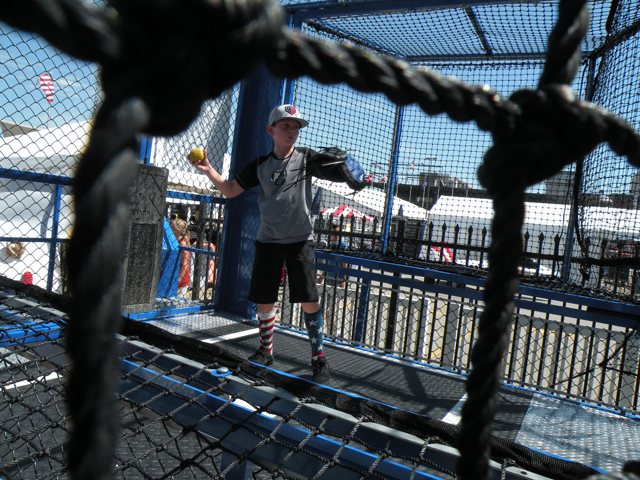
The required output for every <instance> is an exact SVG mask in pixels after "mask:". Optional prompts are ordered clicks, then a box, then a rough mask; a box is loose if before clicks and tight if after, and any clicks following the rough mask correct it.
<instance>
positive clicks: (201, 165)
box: [187, 150, 211, 173]
mask: <svg viewBox="0 0 640 480" xmlns="http://www.w3.org/2000/svg"><path fill="white" fill-rule="evenodd" d="M202 153H204V157H203V158H202V160H200V161H199V162H193V161H192V160H191V154H189V155H187V160H189V163H190V164H191V165H193V166H194V167H196V170H199V171H200V172H203V173H205V172H206V171H207V170H208V169H210V168H211V164H210V163H209V157H208V156H207V151H206V150H204V151H203V152H202Z"/></svg>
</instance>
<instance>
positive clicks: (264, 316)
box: [258, 310, 276, 355]
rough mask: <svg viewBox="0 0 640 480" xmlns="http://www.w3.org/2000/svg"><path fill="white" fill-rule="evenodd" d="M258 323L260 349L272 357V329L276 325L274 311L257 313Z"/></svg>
mask: <svg viewBox="0 0 640 480" xmlns="http://www.w3.org/2000/svg"><path fill="white" fill-rule="evenodd" d="M258 322H259V325H260V347H262V350H264V351H265V352H268V353H269V354H270V355H273V329H274V328H275V324H276V311H275V310H271V311H270V312H266V313H263V312H258Z"/></svg>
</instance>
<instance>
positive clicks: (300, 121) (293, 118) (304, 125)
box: [270, 117, 309, 128]
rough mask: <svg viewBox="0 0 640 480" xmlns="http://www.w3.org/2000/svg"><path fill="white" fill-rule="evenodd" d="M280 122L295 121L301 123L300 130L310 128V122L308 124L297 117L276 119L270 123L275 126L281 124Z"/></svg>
mask: <svg viewBox="0 0 640 480" xmlns="http://www.w3.org/2000/svg"><path fill="white" fill-rule="evenodd" d="M280 120H295V121H296V122H298V123H300V128H304V127H307V126H309V122H307V121H306V120H303V119H302V118H295V117H280V118H276V119H275V120H274V121H273V122H271V123H270V125H273V124H274V123H276V122H279V121H280Z"/></svg>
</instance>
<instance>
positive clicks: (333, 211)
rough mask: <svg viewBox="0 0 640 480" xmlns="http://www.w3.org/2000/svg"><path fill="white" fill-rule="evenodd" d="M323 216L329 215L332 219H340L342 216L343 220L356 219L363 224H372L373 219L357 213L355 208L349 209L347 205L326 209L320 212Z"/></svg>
mask: <svg viewBox="0 0 640 480" xmlns="http://www.w3.org/2000/svg"><path fill="white" fill-rule="evenodd" d="M322 214H323V215H331V216H333V217H340V216H343V215H344V218H351V217H356V218H359V219H361V220H363V221H365V222H372V221H373V217H372V216H371V215H367V214H366V213H362V212H359V211H358V210H356V209H355V208H351V207H350V206H349V205H340V206H339V207H335V208H328V209H326V210H323V211H322Z"/></svg>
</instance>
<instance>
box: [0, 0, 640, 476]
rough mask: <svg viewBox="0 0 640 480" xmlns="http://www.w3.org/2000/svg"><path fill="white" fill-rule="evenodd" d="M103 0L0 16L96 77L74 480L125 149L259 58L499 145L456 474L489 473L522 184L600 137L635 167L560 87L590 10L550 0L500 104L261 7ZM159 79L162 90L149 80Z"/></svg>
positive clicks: (102, 412) (105, 404)
mask: <svg viewBox="0 0 640 480" xmlns="http://www.w3.org/2000/svg"><path fill="white" fill-rule="evenodd" d="M109 3H110V5H111V6H112V7H113V9H114V10H113V11H110V12H108V14H107V13H105V12H101V11H98V10H94V9H91V8H89V7H87V6H86V5H84V4H83V3H82V2H81V1H79V0H52V1H48V2H41V1H38V0H24V1H22V2H18V3H16V2H11V3H5V4H4V5H3V7H0V19H2V20H3V21H5V22H6V23H8V24H10V25H12V26H14V27H16V28H21V29H24V30H28V31H32V32H36V33H38V34H40V35H42V36H43V37H44V38H45V39H47V40H48V41H49V42H50V43H51V44H52V45H54V46H56V47H58V48H60V49H61V50H63V51H65V52H66V53H68V54H70V55H73V56H76V57H78V58H81V59H84V60H90V61H95V62H97V63H99V64H100V65H101V68H102V83H103V85H102V86H103V89H104V92H105V101H104V104H103V105H102V107H101V109H100V111H99V113H98V115H97V117H96V121H95V125H94V128H93V131H92V134H91V141H90V145H89V148H88V149H87V152H86V153H85V155H83V157H82V159H81V162H80V165H79V169H78V175H77V177H76V179H75V182H74V195H75V202H76V227H75V231H74V235H73V240H72V245H71V252H70V258H71V262H70V265H71V269H70V279H71V285H72V288H71V291H72V295H73V299H74V301H73V303H74V307H73V310H72V312H73V313H72V319H71V322H70V326H69V332H68V347H69V352H70V354H71V356H72V357H73V361H74V369H73V372H72V376H71V380H70V383H69V394H68V401H69V407H70V413H71V417H72V424H73V430H72V435H71V447H72V448H70V454H69V468H70V473H71V477H72V478H75V479H85V478H86V479H89V478H90V479H92V480H95V479H102V478H109V477H110V471H111V468H110V467H109V466H110V465H111V464H112V462H113V458H114V455H113V449H114V434H115V431H116V429H117V426H114V422H113V421H112V417H111V414H110V413H111V412H112V411H113V407H112V406H111V405H112V404H113V403H114V402H115V398H114V396H113V395H112V392H113V390H114V385H115V378H116V375H117V373H116V372H117V362H116V358H117V354H116V347H115V345H114V343H115V342H114V340H113V333H114V332H115V330H116V329H117V328H118V325H119V318H120V315H119V312H118V309H119V305H120V302H119V298H120V293H119V289H120V285H121V274H122V272H121V268H120V267H118V265H117V264H118V262H117V261H114V259H119V258H121V257H122V253H123V250H124V243H125V240H124V239H125V234H126V229H125V228H124V226H125V225H128V213H127V212H126V210H127V209H126V208H125V207H124V205H125V204H124V202H125V196H126V195H125V194H126V191H127V189H128V187H129V186H130V185H131V183H132V181H133V173H132V172H133V166H132V165H133V163H134V160H135V154H134V152H133V151H132V149H131V148H130V147H131V145H132V143H133V140H134V138H135V135H136V134H139V133H144V134H149V135H173V134H177V133H179V132H180V131H182V130H184V129H185V128H187V127H188V125H189V124H190V123H191V122H192V121H193V119H194V118H195V117H196V116H197V114H198V112H199V110H200V107H201V105H202V102H203V101H205V100H206V99H209V98H215V97H216V96H217V95H219V94H220V93H221V92H222V91H224V90H225V89H227V88H229V87H230V86H232V85H234V84H235V83H236V82H237V81H239V80H240V79H241V78H243V77H244V76H245V75H246V74H247V73H248V72H249V70H250V69H251V68H252V67H253V66H254V65H255V64H257V63H258V62H259V61H263V62H265V64H266V65H267V66H268V67H269V69H271V71H272V72H273V73H274V74H276V75H279V76H284V77H289V78H297V77H301V76H304V75H308V76H309V77H311V78H312V79H314V80H316V81H318V82H321V83H346V84H347V85H349V86H351V87H352V88H354V89H356V90H358V91H361V92H380V93H383V94H384V95H386V96H387V97H388V98H389V99H390V100H391V101H393V102H395V103H396V104H398V105H407V104H411V103H416V104H418V105H419V106H420V107H421V108H422V110H423V111H425V112H426V113H427V114H429V115H436V114H440V113H446V114H447V116H449V117H450V118H451V119H452V120H454V121H457V122H471V121H473V122H475V123H476V124H477V125H478V127H479V128H480V129H482V130H485V131H489V132H491V133H492V134H493V137H494V143H495V144H494V146H493V147H492V148H491V149H490V150H489V151H488V152H487V154H486V155H485V158H484V163H483V165H482V166H481V167H480V169H479V171H478V175H479V178H480V181H481V183H482V185H483V186H484V187H485V188H486V189H487V190H488V191H489V193H490V194H491V196H492V198H493V199H494V208H495V215H494V220H493V224H492V229H493V242H492V246H491V250H490V253H489V256H490V263H491V272H490V274H489V279H488V282H487V286H486V291H485V298H486V308H485V311H484V312H483V315H482V317H481V325H480V338H479V340H478V342H477V343H476V346H475V347H474V350H473V360H472V361H473V370H472V375H471V376H470V378H469V382H468V384H467V391H468V393H469V401H468V402H467V403H466V405H465V409H464V411H463V427H462V435H461V445H460V450H461V454H462V458H463V460H462V461H461V463H460V464H459V466H458V469H459V472H458V474H459V475H460V477H461V478H464V479H467V478H469V479H470V478H474V479H476V478H486V474H487V469H488V459H489V451H488V450H489V444H488V442H485V441H484V440H485V439H486V436H487V435H488V434H489V431H490V429H491V419H492V416H493V412H494V410H495V403H496V398H495V395H496V393H495V392H496V388H497V382H498V380H497V373H496V372H497V370H498V368H499V365H500V362H501V359H502V356H503V354H504V351H505V350H506V343H505V338H506V335H507V332H508V329H509V325H510V323H511V311H512V309H513V295H514V293H515V289H516V288H517V283H518V282H517V262H518V257H519V256H520V252H521V249H522V245H521V242H522V240H521V235H520V229H521V226H522V222H523V215H524V207H523V206H524V200H523V192H524V189H525V188H526V187H527V186H530V185H534V184H536V183H539V182H541V181H543V180H544V179H546V178H549V177H551V176H552V175H554V174H555V173H557V172H559V171H560V170H562V168H563V167H564V166H566V165H568V164H570V163H573V162H576V161H577V160H579V159H580V158H584V156H585V155H586V154H588V153H589V152H590V151H592V150H593V148H595V147H596V146H597V145H599V144H600V143H602V142H607V143H608V144H609V146H610V147H611V148H612V150H613V151H614V152H615V153H617V154H618V155H625V156H627V157H628V160H629V163H630V164H631V165H633V166H635V167H640V137H638V136H637V135H636V134H635V132H634V131H633V129H632V128H631V127H630V126H629V125H628V124H627V123H626V122H624V121H623V120H621V119H619V118H618V117H616V116H614V115H612V114H611V113H609V112H607V111H605V110H603V109H600V108H598V107H595V106H594V105H591V104H589V103H586V102H581V101H579V100H578V99H577V98H576V96H575V95H574V94H573V92H572V91H571V90H570V89H569V87H568V83H569V82H570V80H571V79H572V78H573V76H574V75H575V70H576V68H577V64H578V62H579V59H580V53H579V43H580V40H581V39H582V37H583V35H584V31H585V28H586V26H585V24H586V22H587V17H588V12H587V9H586V7H585V2H584V1H582V2H581V1H570V0H563V1H561V2H560V4H559V5H560V7H559V8H560V16H559V20H558V24H557V25H556V27H555V28H554V30H553V32H552V34H551V37H550V41H549V49H548V56H547V64H546V66H545V69H544V71H543V73H542V75H541V78H540V83H539V87H538V89H537V90H536V91H531V90H522V91H519V92H516V93H514V94H513V95H512V96H511V97H510V98H509V99H508V100H507V99H503V98H502V97H501V96H500V95H499V94H498V93H497V92H495V91H493V90H491V89H490V88H488V87H486V86H469V85H465V84H464V83H463V82H460V81H457V80H454V79H451V78H444V77H442V76H440V75H438V74H436V73H434V72H432V71H429V70H423V69H416V68H414V67H412V66H411V65H410V64H408V63H407V62H404V61H401V60H394V59H388V58H382V57H379V56H376V55H374V54H372V53H371V52H367V51H365V50H362V49H359V48H357V47H353V46H350V45H337V44H331V43H328V42H325V41H321V40H317V39H310V38H306V37H305V36H304V35H303V34H301V33H300V32H296V31H294V30H291V29H289V28H286V27H283V26H282V24H283V18H284V15H283V12H282V10H281V8H280V7H279V6H278V5H277V4H276V3H275V2H271V1H253V2H207V1H204V0H166V1H164V2H157V1H151V0H143V1H137V2H129V1H113V2H109ZM223 42H224V44H225V47H224V48H220V45H221V44H222V43H223ZM158 74H162V75H163V76H164V78H166V79H167V81H165V82H158V83H156V84H154V83H152V82H149V79H150V78H155V77H157V76H158ZM185 92H188V95H185ZM498 250H500V251H501V252H502V254H501V255H500V256H497V255H496V252H497V251H498ZM496 338H499V339H501V340H500V341H495V339H496ZM79 385H82V388H78V386H79Z"/></svg>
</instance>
